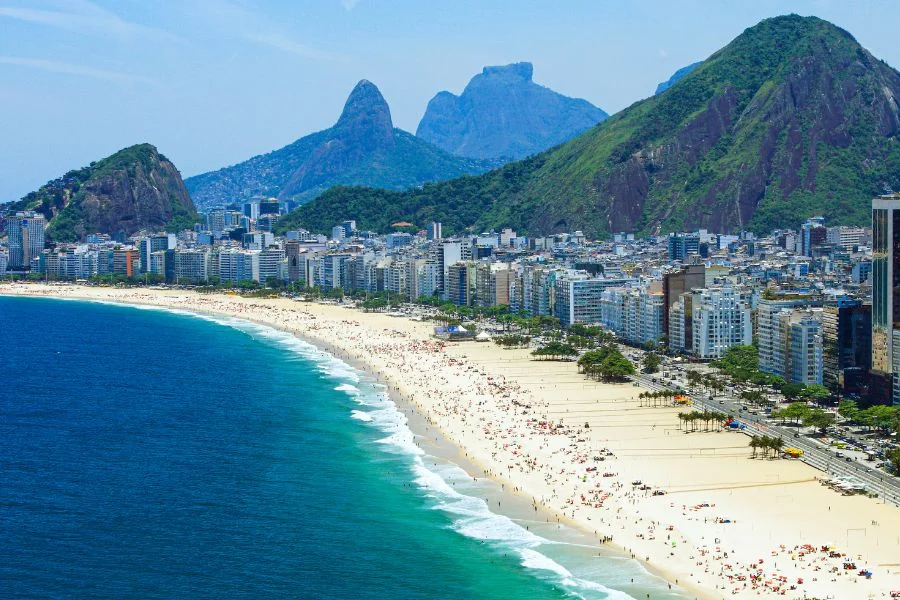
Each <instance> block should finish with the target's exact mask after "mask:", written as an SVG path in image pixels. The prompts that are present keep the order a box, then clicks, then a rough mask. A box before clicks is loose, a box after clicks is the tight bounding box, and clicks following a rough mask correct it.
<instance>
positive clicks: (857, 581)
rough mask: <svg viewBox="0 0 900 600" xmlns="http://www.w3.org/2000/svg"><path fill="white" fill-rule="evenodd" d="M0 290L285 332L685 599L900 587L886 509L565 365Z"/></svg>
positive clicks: (493, 349) (55, 291)
mask: <svg viewBox="0 0 900 600" xmlns="http://www.w3.org/2000/svg"><path fill="white" fill-rule="evenodd" d="M0 293H2V294H12V295H23V296H27V295H34V296H49V297H60V298H81V299H88V300H100V301H111V302H120V303H127V304H142V305H153V306H160V307H166V308H175V309H180V310H188V311H193V312H204V313H215V314H221V315H228V316H234V317H238V318H242V319H247V320H250V321H254V322H258V323H262V324H266V325H270V326H272V327H275V328H278V329H281V330H284V331H288V332H291V333H293V334H295V335H297V336H299V337H301V338H302V339H305V340H307V341H310V342H312V343H314V344H316V345H318V346H320V347H322V348H323V349H326V350H328V351H329V352H331V353H333V354H335V355H336V356H338V357H340V358H343V359H346V360H348V361H351V362H352V363H353V364H355V365H356V366H358V367H360V368H363V369H365V370H366V371H368V372H370V373H372V374H373V375H374V376H376V377H378V378H379V379H380V380H381V381H383V382H384V383H385V384H386V385H388V386H389V387H390V388H391V390H392V391H393V392H394V393H395V394H397V395H398V396H399V397H400V398H402V400H403V402H404V403H405V405H406V406H409V407H414V408H415V410H416V412H417V413H418V415H419V416H420V418H421V421H422V423H423V424H424V425H425V426H426V431H424V432H422V431H419V432H417V433H420V434H421V435H429V436H430V435H432V434H433V435H435V436H442V437H443V438H446V440H448V441H450V442H452V443H453V444H454V445H455V446H456V447H457V448H458V451H459V452H460V454H461V455H462V456H463V457H465V459H466V461H467V462H468V463H470V466H471V467H472V469H473V470H476V469H477V470H478V471H479V472H480V473H485V474H487V475H488V476H490V477H492V478H493V479H495V480H496V481H498V482H499V483H500V484H501V485H502V486H503V488H504V490H505V491H507V492H510V493H514V494H517V495H518V496H519V497H520V498H521V499H522V501H523V502H525V503H527V504H530V505H531V506H532V508H533V509H534V512H535V513H536V514H540V515H542V516H545V515H549V516H550V517H549V518H556V519H558V520H559V521H560V522H561V523H565V524H567V525H571V526H574V527H577V528H579V529H580V530H582V531H584V532H585V533H587V534H588V535H591V536H593V537H594V539H595V540H596V542H597V544H598V545H601V544H602V545H604V546H606V547H607V548H608V549H609V550H610V551H616V550H621V551H622V552H624V553H625V554H626V555H627V556H630V557H634V558H635V559H636V560H640V561H642V562H644V563H645V564H646V565H647V566H648V568H650V569H651V570H652V571H654V572H655V573H657V574H659V575H660V576H661V577H663V578H664V579H666V580H667V581H669V582H670V583H671V584H672V585H673V586H677V587H680V588H684V589H686V590H688V591H690V592H691V593H692V594H693V595H696V596H697V597H698V598H701V597H702V598H751V597H753V598H766V597H772V598H774V597H785V598H838V599H843V598H869V597H872V598H883V597H890V592H891V591H893V590H900V510H898V509H897V508H895V507H892V506H889V505H885V504H883V503H879V502H878V500H877V499H871V498H866V497H862V496H841V495H839V494H838V493H836V492H834V491H832V490H830V489H828V488H826V487H825V486H823V485H821V484H820V483H819V482H818V481H817V478H820V477H822V476H823V474H822V473H821V472H819V471H816V470H815V469H812V468H811V467H809V466H807V465H805V464H803V463H800V462H798V461H788V460H765V459H751V458H750V456H751V450H750V448H749V446H748V441H749V438H748V437H747V436H745V435H744V434H741V433H737V432H726V431H715V432H709V433H703V432H693V433H690V434H687V433H685V432H684V430H683V429H682V428H681V427H680V426H679V422H678V419H677V413H678V412H679V411H683V410H684V409H683V408H682V409H678V408H674V407H666V408H643V407H641V406H639V402H638V399H637V395H638V394H639V393H640V392H641V391H643V390H642V389H641V388H639V387H635V386H633V385H632V384H630V383H627V384H606V383H598V382H595V381H592V380H589V379H587V378H586V377H584V376H583V375H580V374H579V373H578V372H577V367H576V365H575V363H574V362H553V361H536V360H533V358H532V357H531V356H530V353H529V352H528V351H527V350H505V349H500V348H499V347H497V346H496V345H494V344H492V343H475V342H460V343H444V342H442V341H439V340H436V339H434V338H433V337H432V336H431V333H432V324H430V323H425V322H420V321H413V320H411V319H407V318H400V317H394V316H390V315H388V314H385V313H364V312H361V311H358V310H355V309H352V308H347V307H344V306H340V305H335V304H319V303H307V302H299V301H295V300H290V299H284V298H279V299H256V298H242V297H239V296H232V295H224V294H199V293H195V292H191V291H183V290H155V289H130V288H108V287H82V286H73V285H44V284H0ZM473 475H475V474H474V473H473ZM491 501H492V502H493V501H495V502H497V503H500V502H502V500H501V499H499V498H497V499H493V498H492V499H491ZM491 509H492V510H496V511H498V512H503V506H491ZM845 563H852V564H853V568H852V569H845V568H844V566H845ZM861 570H868V571H870V572H871V573H872V576H871V578H866V577H864V576H860V575H858V573H859V572H860V571H861Z"/></svg>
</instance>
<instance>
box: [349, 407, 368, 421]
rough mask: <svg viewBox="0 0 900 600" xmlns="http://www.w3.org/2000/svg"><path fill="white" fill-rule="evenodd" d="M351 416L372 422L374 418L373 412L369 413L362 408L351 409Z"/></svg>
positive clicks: (358, 419)
mask: <svg viewBox="0 0 900 600" xmlns="http://www.w3.org/2000/svg"><path fill="white" fill-rule="evenodd" d="M350 418H352V419H356V420H357V421H366V422H370V421H371V420H372V413H367V412H364V411H361V410H353V411H350Z"/></svg>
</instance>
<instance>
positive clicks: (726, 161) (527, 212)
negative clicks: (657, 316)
mask: <svg viewBox="0 0 900 600" xmlns="http://www.w3.org/2000/svg"><path fill="white" fill-rule="evenodd" d="M897 98H900V74H898V73H897V71H895V70H894V69H892V68H891V67H890V66H888V65H887V64H886V63H884V62H883V61H880V60H878V59H876V58H875V57H873V56H872V55H871V54H869V53H868V52H867V51H866V50H865V49H863V48H862V47H861V46H860V45H859V44H858V43H857V42H856V40H855V39H854V38H853V36H852V35H850V34H849V33H848V32H846V31H845V30H843V29H840V28H839V27H837V26H835V25H833V24H831V23H828V22H827V21H824V20H822V19H818V18H816V17H800V16H797V15H788V16H782V17H775V18H772V19H766V20H764V21H762V22H760V23H759V24H757V25H754V26H753V27H750V28H748V29H747V30H745V31H744V32H743V33H742V34H740V35H739V36H738V37H737V38H735V39H734V40H733V41H732V42H731V43H729V44H728V45H727V46H725V47H724V48H722V49H720V50H718V51H716V52H715V53H713V54H712V55H711V56H710V57H709V58H708V59H707V60H706V61H704V62H703V63H702V64H701V65H700V66H698V67H697V68H696V69H694V70H693V71H692V72H691V73H690V74H688V75H687V76H685V77H684V78H682V79H681V80H680V81H678V82H677V83H676V84H675V85H674V86H673V87H672V88H670V89H668V90H667V91H666V92H664V93H662V94H659V95H656V96H651V97H650V98H647V99H645V100H641V101H639V102H636V103H634V104H632V105H631V106H629V107H628V108H626V109H625V110H622V111H620V112H618V113H616V114H615V115H613V116H612V117H610V118H609V119H607V120H606V121H604V122H603V123H601V124H600V125H598V126H596V127H594V128H592V129H590V130H588V131H587V132H585V133H583V134H581V135H579V136H577V137H576V138H574V139H572V140H570V141H569V142H566V143H565V144H562V145H561V146H558V147H556V148H553V149H551V150H548V151H546V152H543V153H541V154H539V155H536V156H533V157H531V158H528V159H526V160H524V161H520V162H516V163H510V164H508V165H506V166H504V167H502V168H501V169H498V170H496V171H492V172H489V173H486V174H484V175H480V176H477V177H467V178H462V179H458V180H451V181H447V182H443V183H441V184H436V185H428V186H425V187H424V188H423V189H421V190H410V191H408V192H406V193H404V194H384V193H381V192H378V193H375V192H372V191H366V190H361V189H358V188H342V189H339V190H334V191H333V193H329V194H328V195H327V197H324V198H323V199H322V200H323V202H322V204H315V205H312V206H309V207H307V208H306V210H305V211H300V212H298V214H297V215H296V216H294V217H293V220H294V221H295V222H298V223H302V224H303V225H304V226H306V227H307V228H312V229H319V228H320V226H321V225H323V224H324V223H326V222H328V221H330V220H332V219H334V218H335V217H337V216H338V215H340V218H356V215H355V214H353V212H354V211H355V210H357V209H359V208H360V207H361V206H362V205H365V207H366V211H370V212H373V213H374V215H375V216H376V217H377V219H374V220H373V223H374V224H375V227H373V226H372V224H369V223H366V222H365V221H364V220H360V219H358V221H360V224H361V226H364V227H369V228H372V229H376V230H378V229H379V228H382V222H383V221H388V222H391V221H399V220H405V221H410V222H412V223H416V224H417V225H420V226H421V225H424V224H425V223H427V222H428V221H429V220H432V219H433V218H434V216H435V215H437V214H440V215H441V216H442V218H443V219H444V220H443V222H444V223H445V229H446V230H447V231H448V232H461V231H465V230H471V229H476V230H479V229H488V228H491V227H501V226H511V227H513V228H515V229H517V230H520V231H525V232H529V233H532V234H544V233H552V232H555V231H561V230H575V229H580V230H582V231H584V232H585V233H586V234H587V235H589V236H593V237H596V236H601V235H606V234H608V233H610V232H614V231H635V232H639V233H645V234H657V233H660V232H668V231H677V230H685V229H695V228H698V227H704V228H707V229H710V230H713V231H720V232H723V233H725V232H733V231H737V230H740V229H750V230H753V231H757V232H764V231H768V230H771V229H772V228H776V227H786V226H791V227H797V226H798V225H799V223H800V222H802V221H803V220H804V219H805V218H807V217H809V216H811V215H812V214H819V213H824V214H827V215H828V216H829V217H831V218H832V219H835V220H836V221H837V222H843V223H846V224H865V223H866V222H868V220H869V214H870V200H871V198H872V197H873V195H877V194H879V193H884V192H885V191H887V190H890V189H900V140H898V133H900V109H898V105H897ZM440 202H447V204H446V205H444V206H440V207H439V208H435V207H436V206H437V205H438V204H439V203H440ZM376 209H377V210H376ZM338 220H339V219H338Z"/></svg>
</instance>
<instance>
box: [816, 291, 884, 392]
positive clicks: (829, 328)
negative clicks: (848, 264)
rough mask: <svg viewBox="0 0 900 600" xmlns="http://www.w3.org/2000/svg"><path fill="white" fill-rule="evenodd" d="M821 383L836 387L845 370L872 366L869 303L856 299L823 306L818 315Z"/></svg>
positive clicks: (870, 312)
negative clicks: (820, 324)
mask: <svg viewBox="0 0 900 600" xmlns="http://www.w3.org/2000/svg"><path fill="white" fill-rule="evenodd" d="M822 367H823V383H824V384H825V385H827V386H829V387H832V388H836V387H839V385H840V384H841V382H842V379H843V377H842V375H843V374H844V371H846V370H847V369H861V370H864V371H868V370H869V369H871V368H872V305H871V304H863V303H862V302H860V301H858V300H853V301H842V302H839V303H837V304H834V305H831V306H826V307H825V310H824V312H823V315H822Z"/></svg>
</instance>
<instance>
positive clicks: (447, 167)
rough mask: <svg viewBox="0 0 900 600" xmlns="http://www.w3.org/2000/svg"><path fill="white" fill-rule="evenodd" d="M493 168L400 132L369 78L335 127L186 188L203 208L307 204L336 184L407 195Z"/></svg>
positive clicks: (359, 85)
mask: <svg viewBox="0 0 900 600" xmlns="http://www.w3.org/2000/svg"><path fill="white" fill-rule="evenodd" d="M492 166H496V163H490V162H483V161H476V160H471V159H465V158H460V157H456V156H451V155H450V154H448V153H446V152H444V151H442V150H440V149H439V148H437V147H434V146H432V145H431V144H428V143H427V142H425V141H424V140H419V139H417V138H415V137H414V136H413V135H412V134H409V133H407V132H405V131H402V130H400V129H397V128H395V127H394V126H393V122H392V120H391V114H390V108H389V106H388V104H387V102H386V101H385V99H384V97H383V96H382V95H381V92H380V91H379V90H378V88H377V87H376V86H375V85H374V84H373V83H372V82H370V81H368V80H366V79H363V80H360V81H359V83H357V84H356V86H355V87H354V88H353V90H352V91H351V92H350V95H349V96H348V98H347V101H346V102H345V104H344V108H343V110H342V112H341V116H340V117H339V118H338V120H337V122H336V123H335V124H334V125H333V126H332V127H330V128H328V129H325V130H322V131H318V132H315V133H311V134H309V135H306V136H304V137H302V138H300V139H298V140H296V141H294V142H292V143H291V144H288V145H287V146H284V147H282V148H280V149H278V150H274V151H272V152H269V153H266V154H261V155H257V156H254V157H251V158H250V159H248V160H246V161H243V162H241V163H237V164H235V165H232V166H229V167H225V168H222V169H219V170H216V171H211V172H208V173H203V174H200V175H195V176H193V177H189V178H188V179H187V180H185V183H186V185H187V187H188V190H189V191H190V193H191V195H192V197H193V198H194V200H195V201H196V202H197V203H198V204H200V205H202V206H203V207H211V206H215V205H220V204H228V203H230V202H233V201H236V200H237V201H240V200H244V201H246V200H249V199H251V198H254V197H259V196H264V197H277V198H279V199H280V200H283V201H286V202H294V203H303V202H306V201H309V200H311V199H313V198H315V197H316V196H318V195H319V194H321V193H322V192H323V191H325V190H326V189H328V188H329V187H331V186H333V185H341V184H343V185H347V184H367V185H372V186H375V187H385V188H389V189H406V188H408V187H414V186H418V185H422V184H424V183H426V182H428V181H433V180H441V179H449V178H452V177H458V176H460V175H464V174H467V173H481V172H484V171H486V170H487V169H488V168H490V167H492Z"/></svg>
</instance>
